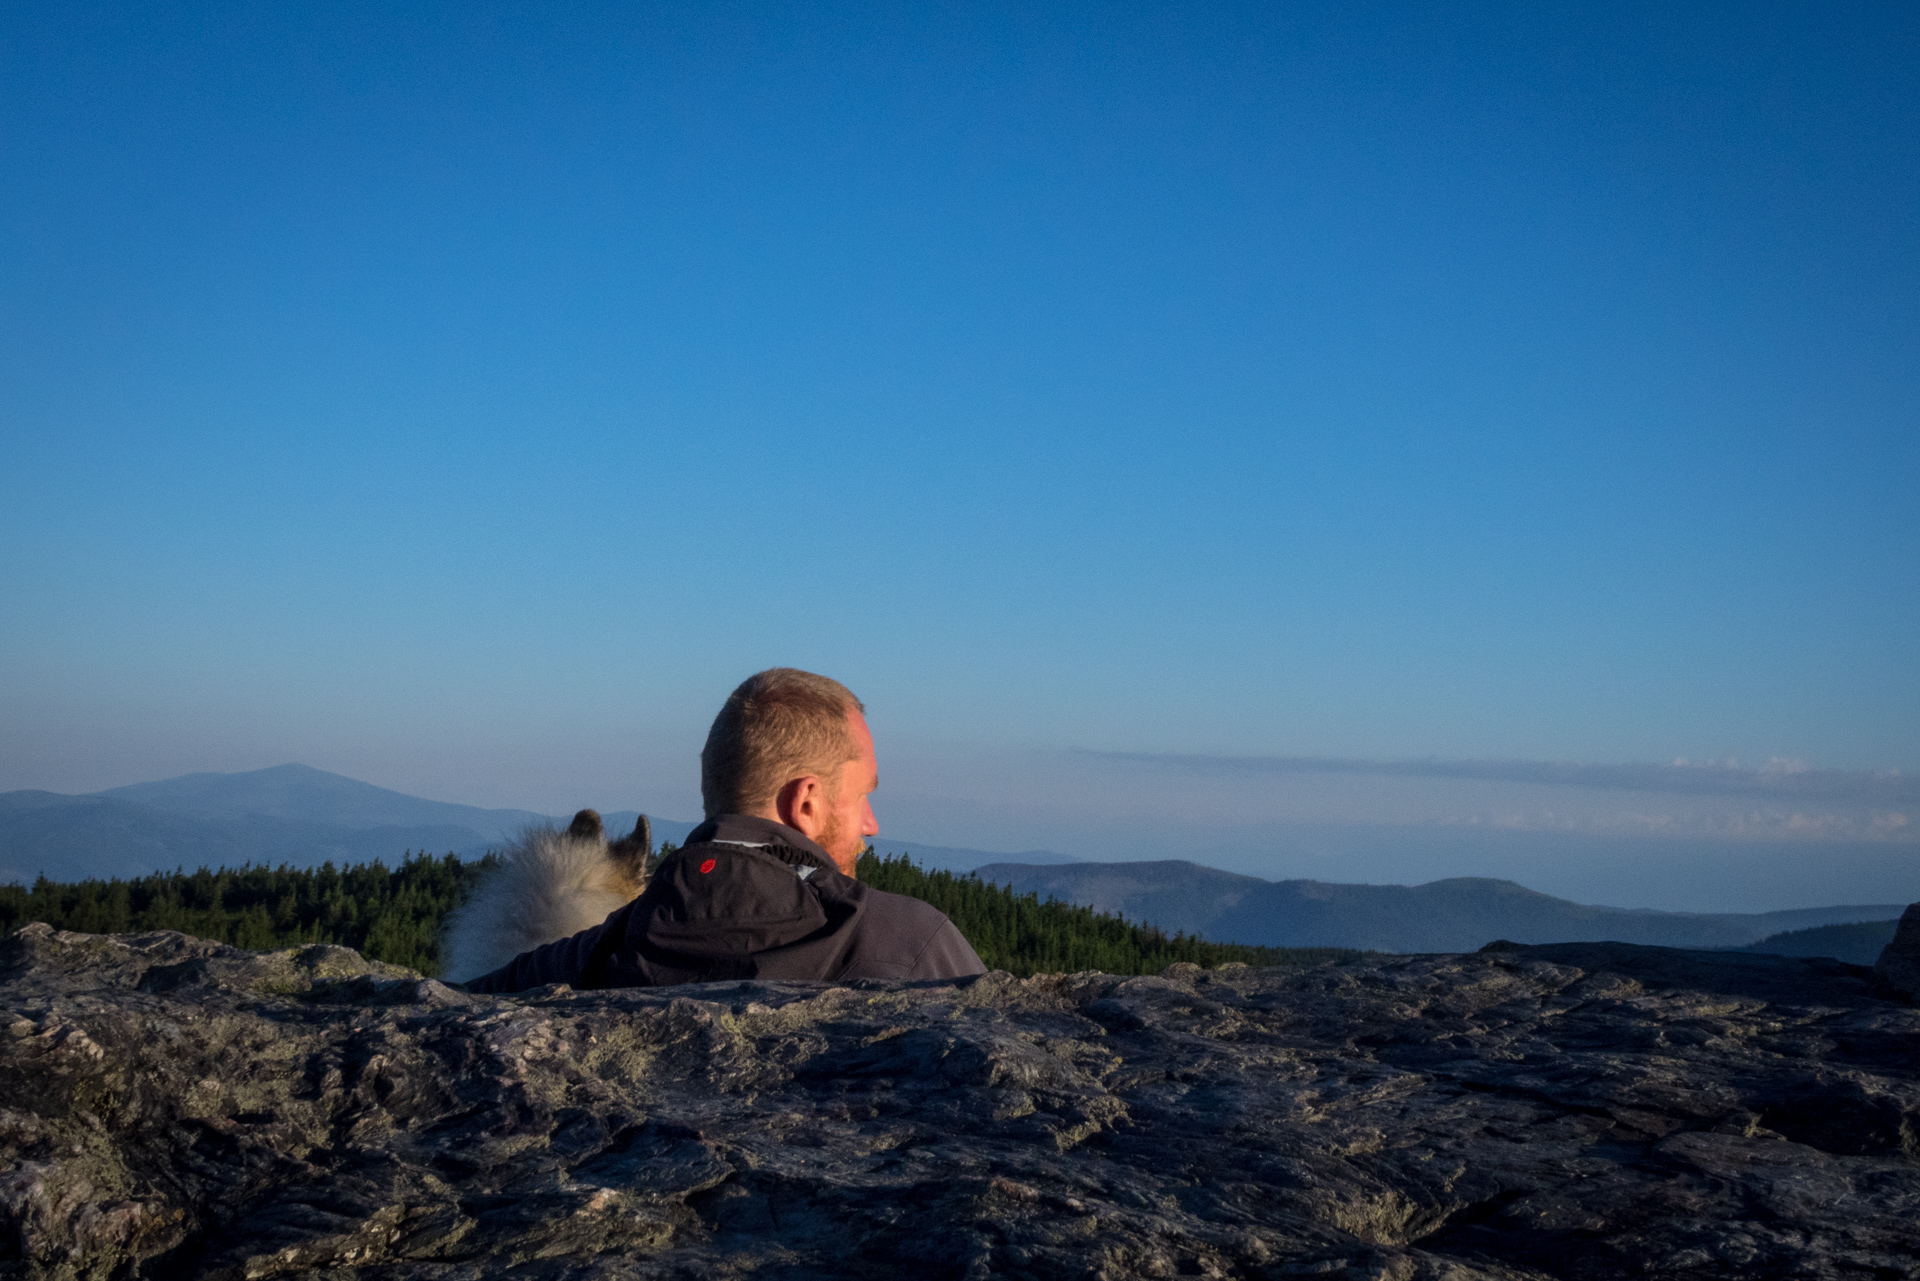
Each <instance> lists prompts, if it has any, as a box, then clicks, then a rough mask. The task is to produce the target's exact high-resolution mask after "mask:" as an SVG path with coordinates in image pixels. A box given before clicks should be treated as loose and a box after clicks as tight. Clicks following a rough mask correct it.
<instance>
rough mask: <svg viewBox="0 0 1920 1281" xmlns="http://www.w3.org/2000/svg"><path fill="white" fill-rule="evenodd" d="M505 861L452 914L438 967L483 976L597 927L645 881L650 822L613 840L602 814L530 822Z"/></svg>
mask: <svg viewBox="0 0 1920 1281" xmlns="http://www.w3.org/2000/svg"><path fill="white" fill-rule="evenodd" d="M502 853H503V855H504V862H502V863H501V865H500V867H499V869H498V870H496V871H495V872H494V873H493V874H492V875H491V876H489V877H487V879H486V880H484V881H482V882H481V883H480V885H479V886H478V887H476V889H475V890H474V894H473V898H472V899H471V900H470V901H468V903H467V905H466V906H465V907H462V908H460V909H459V910H458V911H455V912H453V913H450V914H449V915H448V918H447V932H446V941H445V947H444V955H445V956H446V963H445V964H444V965H443V966H442V967H441V972H442V973H444V974H445V975H446V976H447V977H449V978H452V979H456V980H466V979H473V978H479V977H480V976H481V975H482V974H488V973H491V972H492V971H494V970H497V969H499V968H500V967H501V966H502V965H505V964H506V963H507V962H508V961H511V960H512V959H513V958H514V957H516V956H518V955H520V953H522V952H525V951H528V950H529V949H531V948H536V947H539V946H540V945H541V944H543V943H551V942H553V941H554V940H555V939H563V938H566V937H567V936H568V935H570V934H578V933H579V932H580V931H581V930H584V929H588V928H590V927H592V926H595V925H598V924H600V922H602V921H604V920H606V919H607V914H608V913H610V912H612V911H614V910H615V909H617V908H619V907H622V906H624V905H625V904H627V903H629V902H631V901H632V900H633V899H634V898H635V897H636V896H637V895H638V894H639V893H640V891H641V890H643V889H645V888H646V885H647V873H648V867H647V863H648V861H649V860H650V858H651V857H652V854H653V826H652V824H650V823H648V822H647V816H646V815H645V814H642V815H641V816H640V821H639V822H638V823H635V824H634V827H633V834H632V835H630V836H623V837H621V838H620V839H619V840H617V841H614V842H611V843H609V842H608V841H607V837H606V831H605V829H604V828H603V827H602V826H601V824H600V815H599V814H598V813H597V812H595V811H593V810H581V811H580V812H579V813H578V814H575V815H574V816H573V822H572V823H571V824H569V825H568V826H567V830H566V831H564V832H557V831H555V830H554V829H553V828H551V827H530V828H528V829H527V830H526V831H524V832H522V833H520V835H519V837H518V838H517V839H515V840H514V842H513V843H512V844H511V845H509V846H508V847H507V848H506V849H505V850H504V851H503V852H502Z"/></svg>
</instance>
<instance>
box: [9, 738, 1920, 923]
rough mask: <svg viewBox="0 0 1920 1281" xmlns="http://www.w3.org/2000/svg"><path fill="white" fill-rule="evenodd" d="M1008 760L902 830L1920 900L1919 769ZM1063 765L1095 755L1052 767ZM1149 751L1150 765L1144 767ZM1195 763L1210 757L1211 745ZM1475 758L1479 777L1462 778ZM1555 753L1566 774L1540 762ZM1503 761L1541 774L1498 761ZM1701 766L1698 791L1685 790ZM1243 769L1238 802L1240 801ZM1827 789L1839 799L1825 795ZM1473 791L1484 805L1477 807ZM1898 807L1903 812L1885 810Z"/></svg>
mask: <svg viewBox="0 0 1920 1281" xmlns="http://www.w3.org/2000/svg"><path fill="white" fill-rule="evenodd" d="M883 747H884V743H883ZM978 764H981V765H986V764H988V763H986V762H978ZM994 764H997V766H998V767H999V768H1000V770H1001V771H1002V772H1000V773H997V774H996V773H995V772H994V771H993V770H992V769H990V768H989V769H982V770H977V771H976V772H974V773H973V774H971V775H970V776H968V777H967V778H965V779H955V778H953V777H952V776H950V775H949V776H947V777H945V779H944V782H945V784H946V786H945V787H944V788H943V789H942V790H940V791H938V792H932V793H929V792H924V791H913V790H908V791H907V792H906V794H905V795H901V796H889V795H888V790H889V789H887V788H886V787H885V785H884V784H883V788H882V791H881V792H880V793H877V794H876V797H875V808H876V811H877V812H878V814H879V816H880V819H881V837H882V839H883V840H884V841H885V842H887V843H888V844H889V845H893V844H896V843H900V842H907V843H911V842H915V841H917V842H921V843H923V844H924V845H925V846H927V847H943V848H960V849H974V850H981V851H986V852H990V853H991V852H1004V853H1006V854H1008V855H1017V854H1019V853H1020V852H1022V851H1031V850H1042V849H1044V850H1048V851H1051V852H1053V853H1057V854H1064V855H1067V856H1070V857H1073V858H1077V859H1083V860H1090V861H1121V862H1125V861H1135V860H1143V859H1168V858H1175V859H1187V860H1190V861H1193V862H1197V863H1202V864H1205V865H1207V866H1211V867H1218V868H1221V869H1223V870H1226V871H1234V872H1240V873H1243V874H1246V875H1253V876H1260V877H1262V878H1264V879H1267V880H1288V879H1309V880H1323V881H1336V882H1352V883H1369V884H1421V883H1425V882H1427V881H1432V880H1440V879H1446V878H1450V877H1457V876H1487V877H1494V878H1497V879H1502V880H1512V881H1517V882H1519V883H1521V884H1523V885H1525V886H1527V887H1528V888H1530V889H1536V890H1540V891H1541V892H1543V893H1549V894H1553V895H1556V896H1558V897H1561V898H1568V899H1572V900H1574V901H1576V902H1583V903H1592V904H1599V905H1607V906H1615V907H1630V908H1655V909H1659V910H1665V911H1696V912H1740V911H1754V912H1757V911H1777V910H1784V909H1788V908H1795V907H1811V906H1821V905H1827V904H1835V903H1856V902H1857V903H1870V902H1871V903H1891V902H1906V901H1913V900H1920V842H1917V841H1916V840H1915V839H1914V834H1913V830H1912V828H1911V826H1909V825H1907V824H1906V823H1905V822H1904V819H1905V817H1906V816H1905V814H1904V813H1902V812H1900V811H1892V810H1887V809H1885V808H1876V806H1883V805H1884V804H1885V803H1886V802H1887V801H1889V800H1893V801H1902V802H1903V801H1904V800H1905V799H1906V798H1907V797H1909V796H1910V794H1911V792H1912V790H1913V789H1914V788H1915V787H1916V786H1920V779H1916V778H1914V777H1913V776H1911V775H1897V774H1886V773H1864V772H1853V773H1846V772H1837V771H1830V772H1825V773H1816V772H1814V771H1806V770H1797V769H1796V770H1790V769H1784V768H1782V767H1781V766H1780V765H1779V764H1778V763H1775V764H1774V765H1772V766H1770V767H1762V768H1758V769H1747V770H1741V769H1738V768H1736V767H1733V766H1730V765H1728V764H1725V763H1721V764H1715V765H1708V766H1675V765H1671V764H1669V765H1664V766H1662V765H1643V766H1639V767H1621V766H1597V767H1588V770H1589V771H1590V773H1591V775H1592V776H1591V777H1587V778H1585V779H1584V780H1582V778H1581V771H1580V770H1579V769H1578V767H1570V766H1566V765H1564V764H1561V765H1550V766H1549V765H1543V764H1539V763H1525V762H1432V761H1426V762H1405V761H1400V762H1356V761H1350V760H1348V761H1315V762H1298V761H1287V762H1272V761H1233V762H1227V763H1225V767H1226V773H1225V777H1224V778H1223V776H1222V774H1221V773H1220V772H1219V771H1218V769H1217V768H1216V770H1215V771H1214V772H1212V773H1203V777H1202V782H1203V784H1204V786H1200V787H1194V786H1191V785H1188V786H1185V787H1181V786H1177V785H1174V784H1178V783H1179V782H1180V781H1181V780H1180V779H1179V778H1178V773H1179V771H1178V770H1175V771H1174V772H1171V773H1170V772H1167V771H1166V770H1165V768H1164V766H1163V767H1162V768H1161V769H1160V770H1159V771H1158V772H1154V770H1153V768H1152V767H1153V766H1154V765H1155V764H1156V762H1152V761H1148V762H1131V763H1130V764H1132V765H1134V766H1135V767H1136V770H1135V772H1132V773H1128V772H1120V771H1115V770H1114V768H1113V766H1114V762H1112V761H1111V760H1105V759H1102V757H1101V756H1100V755H1099V754H1095V753H1085V752H1069V753H1027V754H1023V755H1021V756H1018V757H1016V758H1013V759H1011V760H1007V759H1002V760H1000V761H998V762H995V763H994ZM1221 764H1222V763H1220V762H1204V763H1203V765H1210V766H1214V767H1218V766H1220V765H1221ZM906 765H907V768H906V769H905V771H904V777H905V780H906V786H907V788H909V789H911V788H912V787H913V784H914V782H915V781H916V776H915V773H914V769H913V765H912V763H911V762H907V763H906ZM1049 765H1052V766H1053V767H1054V768H1055V770H1056V771H1058V770H1069V771H1070V770H1074V769H1078V770H1080V771H1082V773H1081V774H1080V775H1079V776H1071V775H1062V774H1060V773H1057V772H1056V773H1053V774H1050V773H1049V772H1048V768H1047V767H1048V766H1049ZM1141 765H1146V766H1148V772H1147V773H1145V774H1142V773H1140V772H1138V768H1137V767H1139V766H1141ZM1178 765H1179V767H1180V768H1181V769H1184V770H1186V771H1188V772H1192V771H1193V770H1194V763H1193V762H1187V761H1182V762H1179V763H1178ZM1307 765H1311V766H1314V767H1316V768H1314V769H1307V768H1304V767H1305V766H1307ZM1368 767H1371V768H1368ZM1276 769H1277V770H1278V772H1280V773H1282V774H1287V775H1298V774H1303V773H1305V774H1312V773H1322V772H1324V773H1330V774H1332V775H1333V776H1334V777H1336V778H1341V779H1343V780H1344V781H1345V782H1346V784H1347V786H1346V789H1345V792H1344V794H1329V793H1328V792H1326V791H1315V790H1309V791H1306V792H1300V791H1295V792H1292V793H1285V792H1277V791H1274V790H1271V789H1269V790H1267V791H1264V792H1255V791H1250V790H1248V789H1247V788H1246V786H1245V784H1244V781H1243V779H1242V778H1241V777H1238V776H1243V775H1244V774H1246V773H1247V772H1249V771H1253V772H1256V773H1260V772H1272V771H1275V770H1276ZM882 771H883V777H885V776H888V775H889V774H894V773H902V771H889V770H888V768H887V756H886V755H885V753H884V751H883V754H882ZM1087 771H1092V772H1093V773H1095V774H1099V775H1102V776H1104V777H1102V778H1098V779H1096V778H1090V777H1088V776H1087V773H1086V772H1087ZM1463 771H1464V772H1467V773H1468V774H1469V775H1471V776H1470V777H1468V778H1465V779H1462V778H1459V777H1456V776H1457V775H1458V774H1460V773H1462V772H1463ZM211 772H214V773H222V772H228V771H211ZM329 772H332V773H345V774H346V776H347V777H352V778H357V779H358V780H359V781H362V782H367V783H371V784H374V785H376V786H381V787H388V788H390V789H391V790H395V791H400V792H403V793H405V794H407V795H414V796H420V797H423V798H425V799H430V800H435V801H451V802H455V803H459V804H478V805H482V807H483V808H499V809H519V810H528V811H532V812H534V813H542V814H549V815H557V816H564V815H566V814H569V813H571V812H572V811H573V810H575V809H578V808H581V807H582V806H586V805H592V806H594V807H595V808H598V809H601V810H603V811H605V812H608V813H611V812H614V811H616V810H642V811H644V812H648V813H651V814H654V815H655V816H656V817H662V818H666V819H670V820H675V821H682V822H685V821H694V820H697V817H698V815H699V812H700V807H699V804H698V799H697V795H695V796H692V797H689V796H687V795H686V794H685V793H684V792H683V793H682V794H681V795H680V796H679V798H678V805H676V803H675V800H674V799H673V796H672V794H673V791H674V790H675V789H657V790H656V791H655V792H654V795H656V796H659V797H661V798H662V800H661V801H660V803H654V802H652V801H651V800H649V799H648V798H647V796H646V795H644V793H645V789H643V788H628V789H624V790H621V789H616V790H613V791H611V792H610V793H608V794H585V793H584V792H582V793H576V794H575V795H573V796H572V797H570V798H569V799H567V800H566V801H565V802H564V803H562V804H557V805H556V804H551V803H543V802H541V801H539V800H538V799H537V798H535V799H523V800H521V801H519V802H515V801H513V800H510V799H502V798H498V797H494V798H486V799H483V800H474V799H470V798H467V797H463V796H461V795H458V794H453V793H440V792H436V791H433V790H431V789H429V790H425V791H412V790H409V789H408V788H404V787H397V786H394V784H393V783H392V782H391V781H388V780H383V779H381V778H378V777H371V776H367V775H354V774H351V773H347V772H346V771H329ZM1542 772H1548V773H1551V774H1553V775H1554V776H1555V777H1556V778H1558V779H1559V780H1560V781H1557V782H1554V783H1540V782H1538V781H1536V779H1535V778H1534V777H1533V776H1534V775H1536V774H1539V773H1542ZM1368 774H1376V775H1378V777H1376V778H1373V779H1371V780H1368V781H1366V782H1362V783H1360V784H1358V785H1356V783H1355V781H1354V780H1355V776H1360V777H1362V778H1365V776H1366V775H1368ZM1410 774H1411V776H1412V778H1413V780H1414V781H1413V782H1412V783H1411V784H1409V783H1408V781H1407V779H1408V776H1409V775H1410ZM1486 774H1496V775H1506V776H1512V775H1520V776H1521V777H1520V778H1519V779H1518V780H1515V779H1514V778H1512V777H1501V778H1496V779H1494V780H1487V779H1485V778H1483V777H1478V776H1480V775H1486ZM1647 774H1651V775H1653V776H1654V784H1653V785H1648V784H1645V783H1643V784H1642V785H1641V786H1638V787H1626V786H1622V785H1621V784H1622V781H1623V779H1622V776H1623V775H1624V776H1625V778H1626V781H1634V780H1636V779H1639V778H1640V777H1641V776H1643V775H1647ZM1434 775H1438V777H1437V778H1435V777H1433V776H1434ZM1662 775H1666V776H1667V777H1661V776H1662ZM1569 777H1571V778H1573V779H1574V780H1576V781H1567V780H1568V779H1569ZM149 781H154V780H152V779H138V780H130V782H149ZM1143 782H1144V783H1145V784H1146V785H1145V786H1143ZM1188 782H1189V784H1191V779H1189V780H1188ZM1382 782H1385V783H1386V784H1387V786H1386V787H1385V788H1382V787H1381V786H1380V784H1381V783H1382ZM1661 783H1664V784H1665V789H1664V790H1662V789H1661V787H1659V786H1658V784H1661ZM1683 784H1684V785H1687V790H1684V791H1682V790H1679V789H1680V788H1681V787H1682V785H1683ZM121 785H125V784H115V785H114V786H121ZM1098 786H1104V787H1105V788H1106V789H1107V790H1106V793H1105V795H1104V796H1103V797H1101V798H1100V804H1098V805H1096V806H1091V807H1086V806H1083V807H1081V808H1077V809H1071V810H1069V809H1066V808H1064V807H1063V806H1062V805H1061V804H1060V800H1059V798H1060V797H1061V796H1062V795H1063V794H1064V795H1072V796H1076V797H1085V796H1088V795H1089V794H1091V793H1093V792H1095V791H1096V790H1097V787H1098ZM1223 787H1224V788H1226V789H1228V790H1227V793H1226V794H1228V795H1231V796H1233V797H1234V798H1236V799H1237V800H1238V802H1239V804H1238V805H1237V806H1233V807H1229V806H1225V805H1222V804H1220V801H1221V798H1222V795H1223V793H1222V790H1221V789H1222V788H1223ZM9 790H14V789H11V788H4V787H0V791H9ZM45 790H55V791H57V790H63V789H55V788H48V789H45ZM85 790H86V791H102V790H107V789H105V788H91V789H85ZM1863 790H1864V791H1865V792H1866V793H1867V795H1866V796H1864V797H1863V796H1862V795H1861V794H1860V793H1861V792H1862V791H1863ZM1582 793H1585V794H1586V795H1584V796H1583V795H1582ZM1823 798H1824V800H1823ZM1581 801H1585V806H1584V808H1583V807H1581V805H1580V802H1581ZM1809 801H1813V802H1815V803H1816V804H1820V803H1824V804H1825V805H1826V807H1827V808H1826V809H1824V810H1821V809H1814V810H1811V811H1809V809H1808V808H1807V802H1809ZM1463 802H1477V803H1479V804H1480V805H1481V806H1482V808H1481V809H1479V810H1465V809H1461V808H1459V806H1460V805H1461V804H1462V803H1463ZM1489 805H1491V806H1495V808H1487V807H1488V806H1489ZM1662 805H1664V806H1666V808H1665V809H1664V810H1661V809H1659V808H1658V807H1659V806H1662ZM1450 806H1451V807H1453V808H1449V807H1450ZM1529 806H1530V807H1531V808H1528V807H1529ZM1516 807H1518V808H1516ZM1770 807H1771V808H1770ZM1796 807H1797V808H1796ZM1890 817H1897V818H1899V819H1901V820H1902V821H1901V822H1898V823H1894V822H1888V821H1885V820H1887V819H1888V818H1890ZM1795 819H1799V820H1801V821H1797V822H1796V821H1793V820H1795ZM1809 820H1812V821H1809ZM1820 820H1824V821H1820ZM1875 820H1879V821H1875Z"/></svg>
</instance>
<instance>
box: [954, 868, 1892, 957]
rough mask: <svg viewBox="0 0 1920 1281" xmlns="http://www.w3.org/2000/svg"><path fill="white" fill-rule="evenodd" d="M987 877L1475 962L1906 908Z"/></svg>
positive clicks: (1063, 871)
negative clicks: (1651, 906)
mask: <svg viewBox="0 0 1920 1281" xmlns="http://www.w3.org/2000/svg"><path fill="white" fill-rule="evenodd" d="M978 870H979V874H980V876H981V877H982V878H983V879H986V880H990V881H993V882H994V883H996V884H1000V885H1010V886H1012V887H1013V888H1014V889H1015V890H1017V891H1018V892H1020V893H1023V894H1025V893H1038V894H1040V895H1041V896H1042V897H1045V896H1047V895H1052V896H1053V897H1055V898H1059V899H1062V900H1064V901H1066V902H1071V903H1080V904H1084V905H1086V906H1089V907H1093V908H1097V909H1098V910H1100V911H1108V912H1119V913H1120V914H1122V915H1124V916H1126V917H1127V918H1128V919H1130V920H1134V921H1145V922H1150V923H1152V924H1154V925H1157V926H1159V927H1160V928H1161V929H1163V930H1168V931H1175V930H1184V931H1186V932H1187V933H1189V934H1200V935H1202V936H1204V937H1205V938H1207V939H1209V940H1212V941H1214V942H1220V943H1255V944H1264V945H1266V946H1270V947H1357V948H1371V949H1375V950H1378V951H1384V952H1462V951H1471V950H1473V949H1475V948H1478V947H1480V946H1482V945H1484V944H1486V943H1490V942H1492V941H1493V940H1495V939H1508V940H1510V941H1512V942H1515V943H1572V942H1598V941H1611V942H1619V943H1649V944H1656V945H1660V946H1665V947H1741V946H1744V945H1746V944H1749V943H1753V942H1756V941H1758V940H1760V939H1762V938H1765V937H1767V936H1769V935H1772V934H1778V933H1780V932H1782V931H1785V930H1795V929H1804V928H1809V927H1812V926H1819V925H1832V924H1839V923H1843V922H1850V921H1871V920H1881V919H1885V918H1888V917H1895V916H1898V915H1899V914H1900V912H1901V911H1902V910H1903V907H1904V905H1896V904H1870V905H1865V906H1846V907H1819V908H1804V909H1798V910H1794V911H1786V912H1764V913H1754V914H1735V913H1725V914H1719V913H1694V912H1655V911H1648V910H1644V909H1627V908H1617V907H1589V906H1586V905H1585V904H1580V903H1573V902H1569V901H1568V900H1566V899H1561V898H1554V897H1553V896H1552V895H1549V894H1541V893H1538V892H1536V891H1534V890H1530V889H1527V888H1526V887H1525V886H1522V885H1516V884H1514V883H1513V882H1512V881H1497V880H1490V879H1486V878H1482V877H1457V878H1454V879H1451V880H1442V881H1433V882H1430V883H1428V884H1425V885H1412V886H1408V885H1341V884H1335V883H1332V882H1327V881H1267V880H1262V879H1261V878H1259V877H1257V876H1241V875H1237V874H1235V873H1233V872H1222V871H1219V870H1217V869H1215V868H1211V867H1202V866H1200V865H1199V864H1197V863H1189V862H1185V861H1178V860H1170V861H1165V862H1147V863H1075V864H1070V865H1067V866H1064V867H1062V866H1054V867H1041V866H1034V865H1029V864H1020V863H990V864H987V865H986V866H984V867H981V868H979V869H978Z"/></svg>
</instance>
